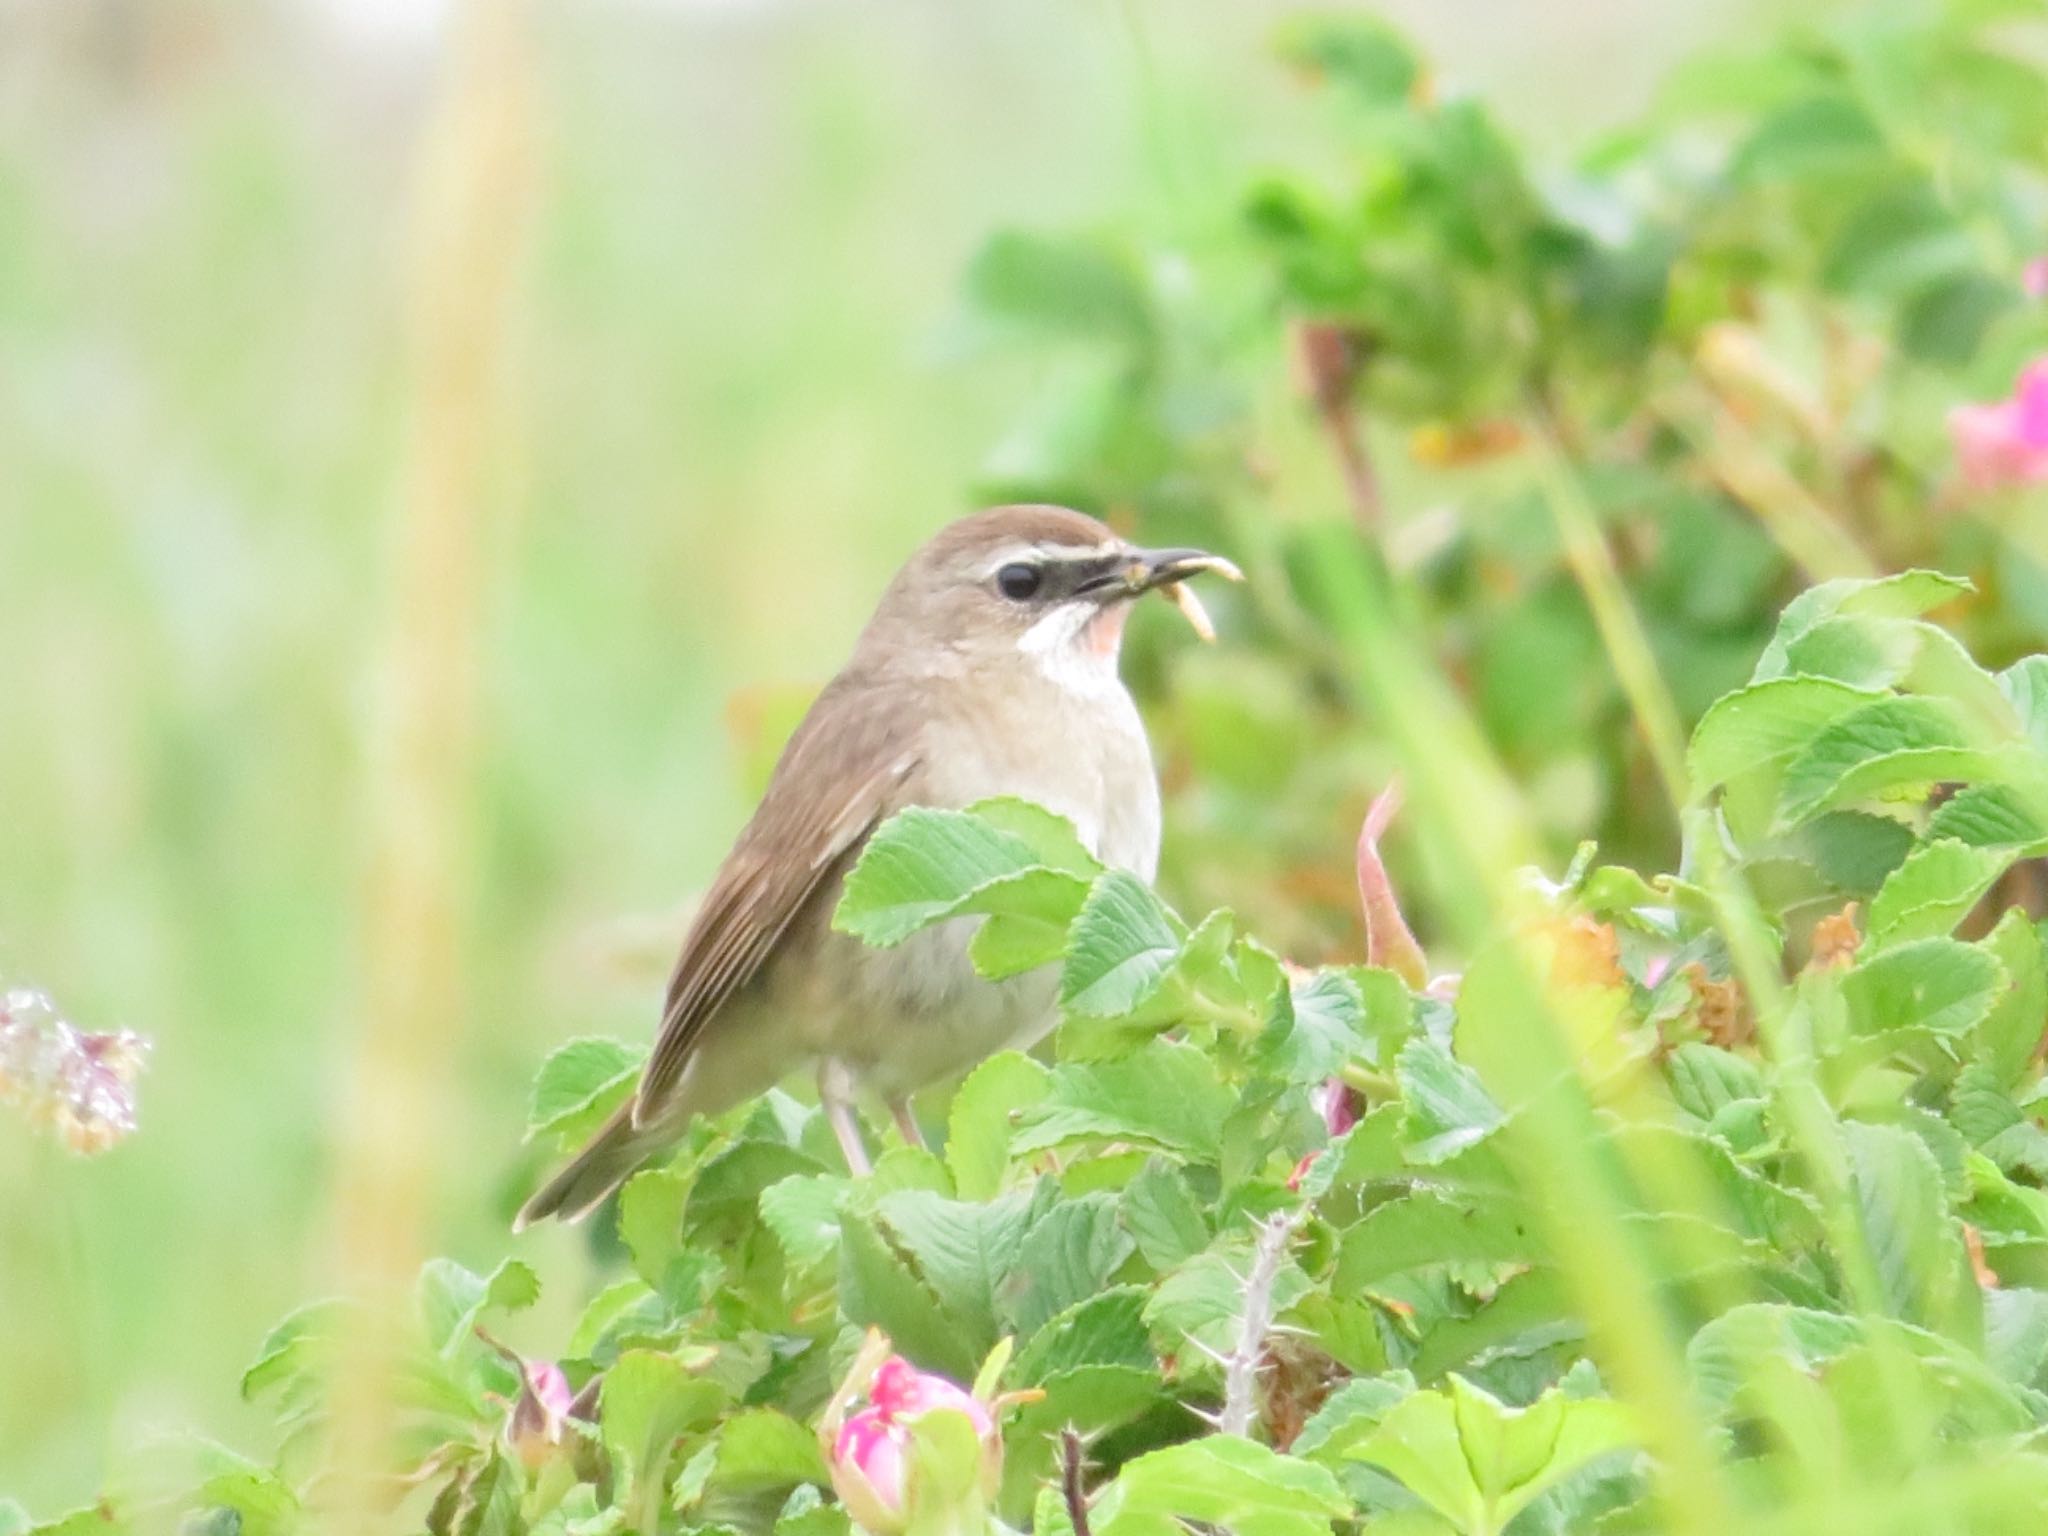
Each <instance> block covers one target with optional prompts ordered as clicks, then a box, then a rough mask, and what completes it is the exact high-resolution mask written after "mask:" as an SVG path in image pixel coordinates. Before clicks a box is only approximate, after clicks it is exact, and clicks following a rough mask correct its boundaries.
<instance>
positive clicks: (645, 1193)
mask: <svg viewBox="0 0 2048 1536" xmlns="http://www.w3.org/2000/svg"><path fill="white" fill-rule="evenodd" d="M694 1182H695V1181H694V1180H693V1179H692V1178H691V1176H690V1175H689V1174H687V1173H682V1172H678V1171H676V1170H674V1169H668V1168H648V1169H644V1170H642V1171H641V1172H639V1173H636V1174H634V1175H633V1176H632V1177H631V1178H630V1179H628V1180H627V1181H626V1184H625V1187H624V1188H623V1189H621V1190H620V1191H619V1238H620V1240H621V1241H622V1242H624V1243H625V1245H626V1251H627V1252H628V1253H630V1254H631V1255H632V1256H633V1269H634V1271H635V1272H636V1273H637V1274H638V1275H639V1276H640V1278H641V1279H642V1280H645V1281H646V1282H647V1283H648V1284H649V1285H651V1286H653V1287H655V1288H656V1289H657V1290H659V1289H660V1288H661V1282H662V1277H663V1276H664V1275H666V1274H667V1273H668V1267H669V1265H670V1264H671V1263H673V1262H674V1261H675V1259H676V1256H677V1255H678V1254H680V1253H681V1252H682V1251H683V1211H684V1209H685V1208H686V1207H687V1206H688V1204H689V1202H690V1194H691V1191H692V1189H693V1187H694Z"/></svg>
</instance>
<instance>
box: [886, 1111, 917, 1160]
mask: <svg viewBox="0 0 2048 1536" xmlns="http://www.w3.org/2000/svg"><path fill="white" fill-rule="evenodd" d="M889 1115H890V1118H892V1119H893V1120H895V1122H896V1129H897V1130H899V1131H901V1132H902V1133H903V1145H905V1146H906V1147H916V1148H917V1149H918V1150H919V1151H920V1152H921V1151H923V1150H924V1132H923V1131H922V1130H920V1129H919V1128H918V1124H917V1116H915V1115H913V1114H912V1113H911V1112H910V1100H909V1099H907V1098H903V1099H891V1100H890V1101H889Z"/></svg>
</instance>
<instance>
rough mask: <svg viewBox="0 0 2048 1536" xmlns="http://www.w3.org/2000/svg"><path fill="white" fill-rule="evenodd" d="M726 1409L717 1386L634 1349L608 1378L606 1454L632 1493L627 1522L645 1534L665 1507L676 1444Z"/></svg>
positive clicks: (603, 1421)
mask: <svg viewBox="0 0 2048 1536" xmlns="http://www.w3.org/2000/svg"><path fill="white" fill-rule="evenodd" d="M725 1404H726V1395H725V1392H724V1390H723V1389H722V1388H720V1387H719V1386H718V1385H717V1384H716V1383H715V1382H711V1381H707V1380H704V1379H702V1378H700V1377H696V1376H692V1375H691V1374H690V1372H689V1371H688V1370H687V1369H685V1368H684V1366H683V1365H682V1364H681V1362H679V1361H678V1360H676V1359H675V1358H674V1357H672V1356H669V1355H664V1354H658V1353H656V1352H655V1351H653V1350H646V1349H633V1350H628V1351H626V1353H624V1354H622V1355H620V1356H619V1358H618V1360H617V1362H616V1363H614V1364H613V1366H612V1367H611V1369H610V1370H608V1371H606V1372H605V1373H604V1385H603V1386H602V1387H601V1388H600V1389H599V1396H598V1424H599V1427H600V1430H601V1432H602V1434H603V1436H604V1444H605V1448H606V1450H608V1451H609V1452H610V1453H611V1456H612V1460H613V1464H614V1465H615V1466H616V1467H618V1468H619V1469H620V1472H621V1480H622V1482H623V1483H624V1485H625V1487H626V1488H627V1489H628V1490H629V1491H628V1493H627V1497H626V1500H625V1503H626V1506H627V1509H628V1517H629V1518H630V1519H631V1520H632V1521H633V1523H634V1524H636V1525H638V1526H639V1528H640V1529H642V1530H651V1529H653V1524H652V1522H653V1520H654V1518H655V1516H656V1512H658V1511H659V1510H660V1509H661V1508H662V1507H663V1506H664V1505H665V1504H666V1502H667V1482H668V1468H669V1461H670V1457H671V1456H672V1455H673V1453H674V1451H675V1447H676V1442H677V1441H678V1440H679V1439H681V1437H682V1436H683V1435H685V1434H688V1433H689V1432H691V1431H692V1430H697V1429H702V1428H704V1427H706V1426H708V1425H709V1424H711V1423H712V1422H713V1420H715V1419H716V1418H717V1416H718V1412H719V1410H720V1409H721V1408H723V1407H724V1406H725Z"/></svg>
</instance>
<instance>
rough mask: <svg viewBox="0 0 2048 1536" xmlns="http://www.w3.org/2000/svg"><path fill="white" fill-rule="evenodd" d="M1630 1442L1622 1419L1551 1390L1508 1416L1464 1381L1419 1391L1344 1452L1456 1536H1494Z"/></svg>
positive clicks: (1605, 1404)
mask: <svg viewBox="0 0 2048 1536" xmlns="http://www.w3.org/2000/svg"><path fill="white" fill-rule="evenodd" d="M1633 1443H1634V1435H1633V1432H1632V1430H1631V1428H1630V1425H1629V1420H1628V1416H1627V1413H1626V1411H1625V1410H1624V1409H1623V1408H1622V1406H1621V1405H1620V1404H1619V1403H1616V1402H1613V1401H1610V1400H1609V1399H1606V1398H1571V1397H1568V1396H1566V1395H1565V1394H1564V1393H1563V1392H1562V1391H1560V1390H1559V1389H1557V1388H1555V1387H1553V1388H1552V1389H1551V1390H1550V1391H1548V1392H1545V1393H1544V1394H1543V1395H1542V1396H1541V1397H1539V1398H1538V1399H1537V1400H1536V1401H1535V1402H1533V1403H1531V1404H1530V1405H1529V1406H1528V1407H1526V1408H1510V1407H1508V1406H1506V1405H1505V1404H1503V1403H1501V1402H1500V1401H1499V1400H1498V1399H1497V1398H1495V1397H1493V1396H1492V1395H1491V1394H1490V1393H1487V1392H1484V1391H1482V1390H1481V1389H1480V1388H1478V1387H1475V1386H1473V1385H1472V1384H1471V1383H1469V1382H1467V1381H1465V1380H1464V1379H1463V1378H1462V1377H1458V1376H1453V1377H1451V1378H1450V1379H1449V1382H1448V1384H1447V1390H1446V1391H1442V1392H1417V1393H1415V1394H1413V1395H1412V1396H1410V1397H1408V1398H1406V1399H1405V1400H1403V1401H1402V1402H1400V1403H1398V1404H1396V1405H1395V1407H1394V1408H1393V1409H1392V1410H1391V1411H1389V1412H1388V1413H1387V1415H1386V1416H1385V1418H1383V1419H1382V1420H1381V1422H1380V1425H1379V1427H1378V1428H1377V1429H1376V1430H1374V1432H1373V1433H1372V1435H1371V1436H1369V1437H1368V1438H1367V1439H1366V1440H1365V1441H1364V1443H1362V1444H1360V1445H1358V1446H1357V1447H1356V1448H1354V1449H1353V1450H1352V1451H1351V1452H1350V1454H1351V1455H1352V1456H1353V1457H1355V1458H1357V1459H1359V1460H1363V1461H1369V1462H1371V1463H1373V1464H1374V1465H1375V1466H1379V1467H1383V1468H1385V1469H1386V1470H1387V1471H1388V1472H1391V1473H1392V1474H1393V1475H1394V1476H1396V1477H1398V1478H1399V1479H1400V1480H1401V1482H1402V1483H1403V1484H1404V1485H1405V1486H1406V1487H1407V1489H1408V1491H1409V1492H1410V1493H1413V1494H1414V1495H1415V1496H1416V1497H1417V1498H1419V1499H1421V1500H1423V1502H1425V1503H1426V1504H1428V1505H1429V1506H1430V1507H1431V1508H1432V1509H1434V1510H1436V1511H1437V1513H1439V1514H1440V1515H1442V1516H1443V1517H1444V1518H1445V1519H1446V1520H1448V1521H1450V1522H1451V1523H1452V1524H1453V1525H1455V1526H1457V1527H1458V1528H1459V1529H1460V1530H1471V1531H1498V1530H1501V1529H1503V1528H1504V1527H1505V1526H1506V1525H1507V1523H1508V1521H1510V1520H1512V1519H1513V1518H1514V1517H1515V1515H1516V1514H1518V1513H1519V1512H1520V1511H1521V1510H1523V1509H1524V1508H1526V1507H1527V1506H1528V1505H1529V1504H1530V1503H1531V1502H1532V1501H1533V1500H1535V1499H1536V1498H1537V1497H1539V1496H1540V1495H1541V1494H1542V1493H1543V1492H1544V1491H1545V1490H1547V1489H1550V1488H1553V1487H1555V1486H1556V1485H1557V1484H1559V1483H1561V1482H1563V1481H1564V1480H1565V1479H1566V1478H1567V1477H1570V1476H1571V1475H1572V1474H1573V1473H1575V1472H1577V1471H1579V1470H1581V1469H1582V1468H1584V1467H1586V1466H1588V1465H1590V1464H1591V1463H1592V1462H1594V1461H1596V1460H1598V1459H1599V1458H1601V1457H1603V1456H1609V1455H1613V1454H1615V1453H1617V1452H1620V1451H1625V1450H1627V1449H1629V1448H1630V1446H1631V1445H1632V1444H1633Z"/></svg>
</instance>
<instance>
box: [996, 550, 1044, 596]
mask: <svg viewBox="0 0 2048 1536" xmlns="http://www.w3.org/2000/svg"><path fill="white" fill-rule="evenodd" d="M1044 583H1045V572H1043V571H1041V570H1040V569H1039V568H1038V567H1037V566H1035V565H1026V564H1024V563H1023V562H1022V561H1021V560H1020V561H1016V562H1014V563H1012V564H1010V565H1006V566H1004V567H1003V568H1002V569H1001V570H1000V571H997V572H996V590H997V591H998V592H1000V593H1002V594H1003V596H1005V597H1007V598H1008V599H1009V600H1010V601H1011V602H1013V603H1021V602H1024V601H1025V600H1026V599H1028V598H1032V597H1036V596H1037V595H1038V589H1039V588H1040V587H1041V586H1043V585H1044Z"/></svg>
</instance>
